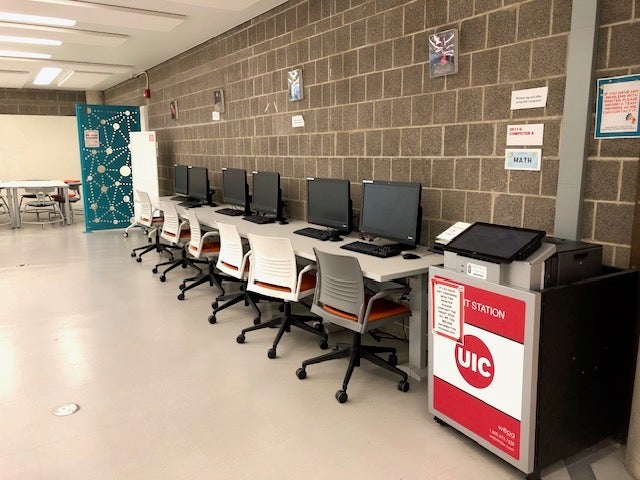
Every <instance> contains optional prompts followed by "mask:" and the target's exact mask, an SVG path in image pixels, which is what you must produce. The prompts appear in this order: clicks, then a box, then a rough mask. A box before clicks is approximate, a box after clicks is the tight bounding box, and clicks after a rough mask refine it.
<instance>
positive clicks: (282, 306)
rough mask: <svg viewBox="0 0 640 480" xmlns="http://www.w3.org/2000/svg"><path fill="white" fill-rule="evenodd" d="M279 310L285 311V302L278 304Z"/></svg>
mask: <svg viewBox="0 0 640 480" xmlns="http://www.w3.org/2000/svg"><path fill="white" fill-rule="evenodd" d="M278 310H279V311H281V312H284V303H281V304H280V305H279V306H278Z"/></svg>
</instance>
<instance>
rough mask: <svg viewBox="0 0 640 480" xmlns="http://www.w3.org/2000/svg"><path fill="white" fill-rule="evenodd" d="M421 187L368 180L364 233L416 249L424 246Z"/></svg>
mask: <svg viewBox="0 0 640 480" xmlns="http://www.w3.org/2000/svg"><path fill="white" fill-rule="evenodd" d="M421 192H422V186H421V185H420V184H419V183H409V182H386V181H373V180H364V181H363V182H362V210H361V212H360V231H361V232H362V233H364V234H366V235H372V236H375V237H381V238H386V239H389V240H394V241H396V242H399V243H401V244H402V245H403V246H407V247H415V246H416V245H417V244H418V243H419V242H420V220H421V217H422V215H421V209H420V194H421Z"/></svg>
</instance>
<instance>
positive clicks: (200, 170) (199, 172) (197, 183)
mask: <svg viewBox="0 0 640 480" xmlns="http://www.w3.org/2000/svg"><path fill="white" fill-rule="evenodd" d="M189 196H190V197H191V198H196V199H198V200H204V201H205V202H206V201H208V199H209V172H208V171H207V168H206V167H189Z"/></svg>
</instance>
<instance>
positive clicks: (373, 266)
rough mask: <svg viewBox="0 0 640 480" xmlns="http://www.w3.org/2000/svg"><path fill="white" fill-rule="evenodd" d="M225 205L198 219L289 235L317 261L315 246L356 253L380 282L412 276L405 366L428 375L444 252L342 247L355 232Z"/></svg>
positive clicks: (299, 251)
mask: <svg viewBox="0 0 640 480" xmlns="http://www.w3.org/2000/svg"><path fill="white" fill-rule="evenodd" d="M160 200H163V201H170V197H162V198H161V199H160ZM223 206H224V205H220V206H217V207H207V206H203V207H199V208H197V209H196V214H197V215H198V219H199V220H200V221H201V222H202V223H203V224H204V225H206V226H208V227H210V228H214V229H215V228H217V222H218V221H220V222H222V223H228V224H233V225H235V226H236V227H237V228H238V231H239V232H240V235H242V236H245V237H246V235H247V234H248V233H255V234H256V235H264V236H272V237H288V238H290V239H291V244H292V245H293V250H294V252H295V254H296V255H297V256H299V257H301V258H305V259H307V260H312V261H315V254H314V252H313V247H316V248H318V249H319V250H323V251H325V252H329V253H334V254H338V255H353V256H355V257H356V258H357V259H358V261H359V262H360V268H362V273H363V274H364V276H365V277H366V278H369V279H371V280H374V281H376V282H389V281H393V280H397V279H400V278H408V279H409V286H410V287H411V295H410V308H411V318H410V320H409V363H408V365H407V366H405V370H406V371H407V373H409V375H411V376H412V377H413V378H417V379H419V380H420V379H422V378H425V377H426V375H427V328H428V327H427V312H428V297H427V283H428V273H429V267H430V266H433V265H441V264H442V263H443V257H442V255H439V254H436V253H432V252H429V251H428V250H427V249H426V247H423V246H421V247H419V248H417V249H416V250H415V253H416V254H418V255H420V257H421V258H419V259H414V260H405V259H403V258H402V257H400V256H397V257H391V258H377V257H372V256H370V255H365V254H362V253H356V252H350V251H347V250H344V249H342V248H340V246H341V245H344V244H345V243H348V242H351V241H354V240H357V238H356V237H355V236H354V235H352V236H349V237H345V239H344V240H343V241H341V242H329V241H326V242H323V241H320V240H315V239H313V238H309V237H304V236H302V235H296V234H294V233H293V232H294V230H298V229H299V228H304V227H308V226H312V225H309V224H308V223H306V222H303V221H301V220H291V221H290V222H289V223H288V224H286V225H280V224H278V223H271V224H266V225H257V224H255V223H251V222H247V221H246V220H243V219H242V217H230V216H228V215H221V214H219V213H216V212H215V211H216V210H217V209H218V208H221V207H223ZM181 212H184V208H183V207H180V206H178V213H181Z"/></svg>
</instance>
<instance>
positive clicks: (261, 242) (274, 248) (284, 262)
mask: <svg viewBox="0 0 640 480" xmlns="http://www.w3.org/2000/svg"><path fill="white" fill-rule="evenodd" d="M247 237H248V238H249V245H250V246H251V257H250V260H251V264H250V267H249V282H248V285H247V289H248V290H250V291H254V292H257V293H262V294H266V295H269V294H271V292H277V291H279V293H280V294H278V295H277V296H278V298H284V299H291V300H295V291H296V286H297V285H296V284H297V279H298V269H297V265H296V257H295V254H294V252H293V247H292V245H291V240H289V239H288V238H287V237H263V236H260V235H255V234H251V233H249V234H247ZM273 287H276V288H273ZM272 296H275V295H272Z"/></svg>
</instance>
